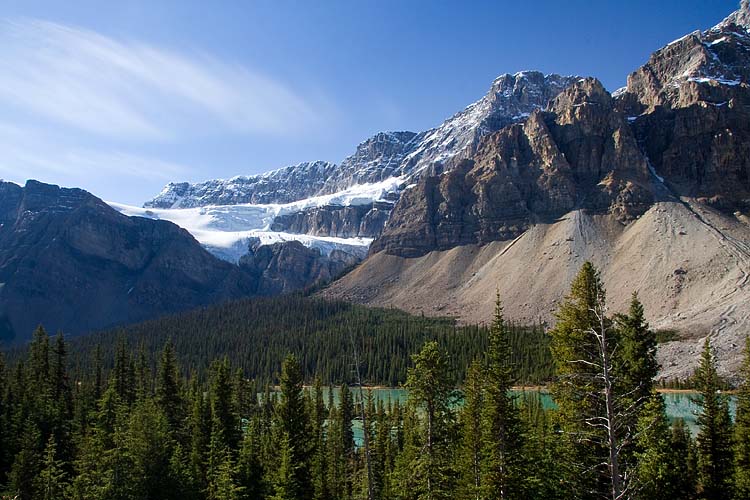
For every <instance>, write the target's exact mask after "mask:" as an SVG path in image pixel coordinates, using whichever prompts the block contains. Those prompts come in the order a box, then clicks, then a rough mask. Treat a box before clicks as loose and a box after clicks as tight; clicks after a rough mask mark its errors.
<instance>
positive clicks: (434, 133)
mask: <svg viewBox="0 0 750 500" xmlns="http://www.w3.org/2000/svg"><path fill="white" fill-rule="evenodd" d="M577 79H578V78H577V77H563V76H560V75H554V74H553V75H544V74H542V73H540V72H537V71H523V72H519V73H516V74H514V75H510V74H505V75H502V76H500V77H498V78H497V79H495V81H494V82H493V83H492V86H491V87H490V90H489V92H488V93H487V94H486V95H485V96H484V97H483V98H482V99H480V100H478V101H477V102H475V103H473V104H471V105H469V106H468V107H467V108H466V109H464V110H463V111H461V112H459V113H457V114H455V115H454V116H452V117H451V118H449V119H448V120H446V121H445V122H444V123H443V124H441V125H440V126H439V127H437V128H434V129H431V130H428V131H425V132H422V133H419V134H416V133H414V132H381V133H378V134H376V135H374V136H373V137H371V138H369V139H367V140H365V141H364V142H362V143H361V144H359V146H357V149H356V151H355V153H354V154H352V155H351V156H349V157H348V158H346V159H344V160H343V161H342V162H341V163H340V164H339V165H334V164H332V163H327V162H320V161H318V162H310V163H301V164H299V165H295V166H291V167H285V168H282V169H279V170H275V171H273V172H269V173H267V174H262V175H256V176H249V177H235V178H232V179H229V180H210V181H206V182H202V183H198V184H188V183H170V184H168V185H167V186H166V187H165V188H164V189H163V190H162V192H161V193H160V194H159V195H158V196H157V197H155V198H154V199H153V200H151V201H148V202H147V203H146V204H145V205H144V206H145V207H149V208H190V207H200V206H206V205H227V204H240V203H257V204H267V203H289V202H293V201H298V200H302V199H306V198H311V197H314V196H322V195H329V194H332V193H337V192H340V191H342V190H345V189H347V188H351V187H352V186H356V185H360V184H367V183H376V182H380V181H383V180H385V179H388V178H393V177H397V178H402V179H403V186H406V185H408V184H409V183H412V182H414V181H415V180H416V179H418V178H420V177H421V176H422V175H423V174H424V173H428V174H434V173H436V172H442V171H444V170H445V169H446V168H450V166H451V165H452V164H453V163H454V162H456V161H457V160H459V159H461V158H467V157H469V156H470V155H472V154H473V153H474V152H475V151H476V148H477V147H478V145H479V143H480V141H481V139H482V138H483V137H485V136H486V135H488V134H490V133H492V132H495V131H497V130H500V129H501V128H503V127H505V126H506V125H509V124H512V123H519V122H523V121H524V120H526V118H528V116H529V115H530V114H531V113H532V112H533V111H535V110H538V109H541V108H543V107H545V106H546V105H547V103H548V102H549V101H550V100H551V99H553V98H554V97H555V96H557V95H558V94H559V93H560V92H561V91H562V90H563V89H565V88H566V87H567V86H569V85H570V84H571V83H573V82H575V81H576V80H577ZM396 199H398V195H396V196H395V197H394V199H393V200H390V201H393V202H395V201H396ZM385 201H388V200H379V202H376V203H374V204H373V205H369V206H367V207H366V208H363V206H358V207H342V206H338V205H331V206H324V207H315V208H310V209H306V210H304V211H302V212H300V213H299V214H295V215H294V216H289V215H284V216H282V217H279V218H278V219H277V220H276V221H274V224H273V227H276V228H283V230H289V231H294V232H300V233H304V234H312V235H316V236H344V237H349V236H351V235H356V236H364V237H376V236H379V235H380V234H381V232H382V231H383V228H384V226H385V222H386V220H387V218H388V213H389V211H390V208H391V207H389V206H388V204H386V203H384V202H385ZM280 230H281V229H280Z"/></svg>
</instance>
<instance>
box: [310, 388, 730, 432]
mask: <svg viewBox="0 0 750 500" xmlns="http://www.w3.org/2000/svg"><path fill="white" fill-rule="evenodd" d="M370 390H371V391H372V394H373V396H374V397H375V399H376V400H382V401H383V402H386V403H387V402H388V401H389V400H390V401H399V402H401V403H405V402H406V400H407V398H408V394H409V392H408V391H407V390H406V389H397V388H392V389H384V388H378V389H370ZM333 391H334V392H333V399H334V401H335V402H336V403H338V397H339V389H334V390H333ZM351 391H352V394H353V396H354V400H355V401H359V388H357V387H353V388H351ZM323 392H324V400H325V401H327V398H328V390H327V389H324V391H323ZM362 392H363V394H364V396H365V397H367V389H364V390H363V391H362ZM515 392H518V393H519V394H520V393H522V392H523V391H521V390H518V391H515ZM526 392H530V393H539V395H540V396H541V399H542V404H543V406H544V407H545V408H554V406H555V403H554V401H553V400H552V397H551V396H550V395H549V393H546V392H541V391H526ZM696 396H697V393H693V392H663V393H662V397H663V398H664V402H665V403H666V407H667V416H668V417H669V418H670V419H672V420H675V419H678V418H681V419H683V420H684V421H685V424H686V425H687V426H688V428H689V429H690V430H691V431H692V433H693V434H695V433H696V432H697V425H696V419H697V413H698V411H699V407H698V405H696V404H695V403H694V402H693V399H694V398H695V397H696ZM729 410H730V412H731V413H732V415H734V410H735V398H734V397H733V396H730V400H729ZM354 439H355V441H357V443H358V444H359V443H360V441H361V439H362V423H361V422H360V421H359V420H356V421H355V422H354Z"/></svg>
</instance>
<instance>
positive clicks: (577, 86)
mask: <svg viewBox="0 0 750 500" xmlns="http://www.w3.org/2000/svg"><path fill="white" fill-rule="evenodd" d="M586 105H596V106H602V109H609V108H611V107H612V96H611V95H610V94H609V92H607V89H605V88H604V86H603V85H602V83H601V82H600V81H599V80H597V79H596V78H591V77H588V78H580V79H578V80H577V81H576V82H575V83H573V84H572V85H570V86H569V87H567V88H566V89H565V90H563V91H562V92H560V94H558V96H557V97H555V98H554V99H553V100H552V102H551V103H550V109H551V110H553V111H554V110H558V111H559V110H561V109H567V108H576V107H579V106H586Z"/></svg>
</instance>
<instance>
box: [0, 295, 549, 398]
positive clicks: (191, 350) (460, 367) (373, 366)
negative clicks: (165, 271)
mask: <svg viewBox="0 0 750 500" xmlns="http://www.w3.org/2000/svg"><path fill="white" fill-rule="evenodd" d="M488 319H489V318H488ZM510 332H511V341H512V344H513V352H514V356H513V363H514V365H515V366H516V369H517V373H518V377H519V381H518V382H519V383H526V384H540V383H543V382H545V381H547V380H549V379H550V377H551V374H552V372H551V370H552V366H551V365H552V363H551V357H550V354H549V348H548V345H549V340H548V337H547V335H546V334H545V333H544V328H543V327H542V326H541V325H534V326H520V325H511V327H510ZM170 339H171V340H172V342H173V343H174V345H175V350H176V354H177V356H178V358H179V359H180V363H181V367H182V368H183V370H185V375H189V373H188V372H194V373H195V374H196V375H197V376H198V377H199V378H201V379H204V378H205V375H206V370H207V369H208V367H209V365H210V363H211V361H212V360H215V359H219V358H223V357H227V358H228V359H229V361H230V363H231V365H232V366H234V367H236V368H239V369H241V370H242V372H243V374H244V376H245V377H246V378H250V379H256V380H257V381H258V382H260V383H265V382H274V381H275V378H276V377H275V375H276V374H277V373H278V370H279V367H280V366H281V362H282V361H283V359H284V357H285V356H286V355H287V354H289V353H294V354H295V355H297V356H298V357H299V360H300V363H301V365H302V369H303V372H304V376H305V379H306V380H307V381H312V378H313V375H314V374H317V375H319V376H320V377H322V380H323V383H325V384H328V383H335V384H339V383H342V382H346V383H353V382H355V381H356V378H355V375H354V356H353V344H352V341H354V346H356V350H357V355H358V357H359V360H360V370H361V375H362V379H363V383H367V384H375V385H387V386H397V385H399V384H401V383H403V382H404V380H406V370H407V367H408V366H409V365H410V363H411V361H410V355H411V354H413V353H414V352H417V351H418V350H419V349H420V348H421V346H422V345H423V344H424V343H425V342H427V341H429V340H436V341H437V342H438V343H439V344H440V346H441V347H442V348H443V349H445V350H446V352H447V353H448V354H449V359H450V365H451V377H452V378H453V380H454V382H456V383H460V382H462V381H463V379H464V375H465V371H466V367H467V366H468V365H469V364H470V363H471V361H473V360H474V359H477V358H481V357H482V356H483V355H484V352H485V351H486V347H487V329H486V328H485V327H482V326H458V325H456V322H455V320H453V319H449V318H427V317H420V316H413V315H410V314H407V313H404V312H402V311H399V310H395V309H377V308H368V307H365V306H359V305H353V304H349V303H345V302H330V301H325V300H321V299H315V298H307V297H303V296H301V295H286V296H279V297H273V298H259V299H245V300H239V301H233V302H228V303H224V304H220V305H215V306H210V307H206V308H200V309H196V310H192V311H189V312H185V313H180V314H175V315H171V316H166V317H163V318H160V319H155V320H150V321H146V322H143V323H139V324H136V325H131V326H127V327H122V328H118V329H114V330H109V331H105V332H100V333H95V334H92V335H87V336H82V337H75V338H71V339H70V340H69V348H70V366H71V367H73V369H74V371H75V370H79V371H81V372H87V371H88V370H89V369H90V368H92V366H91V365H92V363H93V362H94V359H95V351H96V350H97V347H98V346H99V347H100V349H101V358H102V359H103V363H104V368H105V369H109V368H111V363H112V359H114V353H115V350H116V349H117V346H118V345H119V344H122V343H126V344H127V347H128V349H127V351H129V352H130V353H131V355H132V356H133V357H134V358H135V357H137V356H140V354H139V352H141V353H142V354H143V355H144V356H145V359H146V360H147V363H148V364H149V366H150V367H154V366H155V362H156V360H157V359H158V356H159V353H160V352H161V351H162V349H163V348H164V344H165V343H166V342H167V341H168V340H170ZM19 356H25V348H19V349H15V350H12V351H10V352H9V353H8V357H9V360H10V361H11V362H13V361H14V360H15V359H18V357H19Z"/></svg>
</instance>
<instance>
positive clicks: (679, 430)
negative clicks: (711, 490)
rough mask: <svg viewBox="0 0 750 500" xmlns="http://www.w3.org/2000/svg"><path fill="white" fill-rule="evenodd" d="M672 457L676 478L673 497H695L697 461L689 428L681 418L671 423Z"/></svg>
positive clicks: (687, 498)
mask: <svg viewBox="0 0 750 500" xmlns="http://www.w3.org/2000/svg"><path fill="white" fill-rule="evenodd" d="M671 447H672V457H673V460H674V467H673V469H674V471H673V474H674V477H676V478H678V481H679V482H678V483H677V485H676V486H675V497H674V498H684V499H686V500H689V499H691V498H695V494H696V484H697V468H698V466H697V461H696V457H695V453H696V452H695V446H694V444H693V438H692V436H691V435H690V430H689V429H688V428H687V427H686V426H685V421H684V420H683V419H681V418H680V419H677V421H675V422H674V424H673V425H672V443H671Z"/></svg>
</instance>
